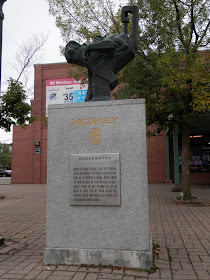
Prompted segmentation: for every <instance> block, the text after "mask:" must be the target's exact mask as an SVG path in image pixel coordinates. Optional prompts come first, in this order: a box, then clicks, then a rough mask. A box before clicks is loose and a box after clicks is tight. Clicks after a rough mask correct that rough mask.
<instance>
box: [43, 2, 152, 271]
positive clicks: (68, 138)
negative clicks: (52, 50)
mask: <svg viewBox="0 0 210 280" xmlns="http://www.w3.org/2000/svg"><path fill="white" fill-rule="evenodd" d="M124 11H128V12H129V13H130V11H133V8H132V7H126V9H124ZM111 36H115V35H110V36H107V38H103V39H102V40H101V38H99V41H98V42H99V45H97V48H96V49H97V51H98V49H99V48H100V43H101V42H105V41H107V42H108V43H107V46H108V49H109V52H111V53H112V55H113V52H112V51H113V49H112V45H113V46H114V49H116V48H115V45H114V44H117V43H116V40H115V37H111ZM123 36H124V35H123ZM126 36H127V35H126ZM122 38H124V37H118V38H117V40H118V39H119V40H121V39H122ZM123 40H124V41H126V40H127V38H126V39H125V38H124V39H123ZM96 41H97V40H96ZM94 44H95V43H93V45H92V46H91V47H89V46H90V45H89V46H86V45H84V46H81V45H79V46H78V48H77V49H78V50H79V51H76V52H74V55H73V54H72V57H71V59H75V60H74V62H75V63H77V64H79V63H80V64H83V63H86V62H87V60H86V58H84V60H83V59H81V57H83V55H84V56H85V55H86V54H87V53H88V52H89V51H90V49H91V52H92V49H94ZM96 44H97V42H96ZM126 44H127V45H128V44H130V43H128V42H127V43H126ZM73 45H74V47H73V48H76V45H77V43H76V42H74V43H73V42H71V47H72V46H73ZM105 45H106V43H105ZM132 45H133V49H135V42H134V43H132V44H130V48H128V49H127V48H126V50H127V51H128V52H130V54H131V49H132ZM67 46H68V45H67ZM101 46H102V45H101ZM69 47H70V46H69ZM69 47H67V49H68V51H67V52H68V53H69V52H70V51H69V50H70V49H69ZM73 56H74V58H73ZM114 56H115V55H113V56H112V58H113V60H114V61H115V60H116V61H117V58H115V57H114ZM79 57H80V58H79ZM128 57H129V55H128ZM130 58H131V56H130ZM130 58H128V60H129V59H130ZM97 61H100V58H97ZM105 61H106V60H105ZM111 62H112V63H111ZM100 63H101V62H99V64H100ZM103 63H104V61H102V64H103ZM83 65H84V64H83ZM86 65H87V66H88V67H89V68H88V71H89V77H91V79H90V80H89V89H88V90H89V92H88V97H87V101H98V102H84V103H75V104H63V105H51V106H49V110H48V111H49V117H48V182H47V234H46V235H47V238H46V249H45V255H44V263H45V264H63V263H65V264H74V265H77V264H89V265H90V264H95V265H99V264H100V265H113V266H124V267H138V268H142V269H150V268H151V266H152V244H151V237H150V232H149V207H148V183H147V153H146V119H145V115H146V113H145V101H144V99H136V100H121V101H117V100H114V101H109V100H107V101H106V99H108V98H109V95H110V89H111V88H112V87H114V86H115V85H116V77H115V74H116V73H117V70H116V69H120V68H121V64H118V63H117V62H116V64H115V62H113V61H112V60H110V61H107V66H105V69H108V70H107V72H106V73H107V76H106V73H101V72H100V71H99V72H98V70H99V69H100V67H98V68H97V66H96V68H97V71H96V69H95V68H94V67H93V68H92V66H91V67H90V65H91V62H90V61H89V62H88V63H87V64H86ZM110 65H111V66H110ZM101 69H102V68H101ZM109 70H110V72H109ZM102 72H103V71H102ZM102 80H104V81H102ZM100 81H101V84H102V85H101V90H102V93H103V94H100V92H97V91H96V89H97V90H100V86H99V85H98V84H97V83H98V82H100ZM104 99H105V101H104ZM100 100H103V101H100Z"/></svg>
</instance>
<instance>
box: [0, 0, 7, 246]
mask: <svg viewBox="0 0 210 280" xmlns="http://www.w3.org/2000/svg"><path fill="white" fill-rule="evenodd" d="M5 1H7V0H0V97H1V57H2V55H1V54H2V26H3V20H4V14H3V12H2V6H3V4H4V2H5ZM3 244H4V237H2V236H0V246H1V245H3Z"/></svg>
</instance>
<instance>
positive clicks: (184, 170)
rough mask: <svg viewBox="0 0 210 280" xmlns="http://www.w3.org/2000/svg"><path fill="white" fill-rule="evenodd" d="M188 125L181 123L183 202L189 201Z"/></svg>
mask: <svg viewBox="0 0 210 280" xmlns="http://www.w3.org/2000/svg"><path fill="white" fill-rule="evenodd" d="M189 157H190V124H189V123H182V189H183V192H184V200H189V199H191V189H190V158H189Z"/></svg>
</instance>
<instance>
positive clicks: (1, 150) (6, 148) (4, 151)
mask: <svg viewBox="0 0 210 280" xmlns="http://www.w3.org/2000/svg"><path fill="white" fill-rule="evenodd" d="M11 161H12V151H11V145H10V144H1V143H0V166H2V167H3V168H6V167H9V168H11Z"/></svg>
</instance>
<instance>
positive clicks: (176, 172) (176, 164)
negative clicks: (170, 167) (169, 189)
mask: <svg viewBox="0 0 210 280" xmlns="http://www.w3.org/2000/svg"><path fill="white" fill-rule="evenodd" d="M173 139H174V176H175V185H176V186H178V185H179V184H180V178H179V147H178V126H176V127H175V128H174V135H173Z"/></svg>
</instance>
